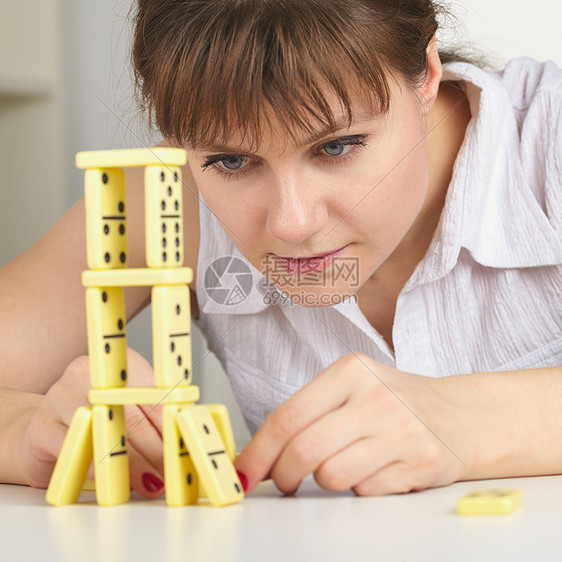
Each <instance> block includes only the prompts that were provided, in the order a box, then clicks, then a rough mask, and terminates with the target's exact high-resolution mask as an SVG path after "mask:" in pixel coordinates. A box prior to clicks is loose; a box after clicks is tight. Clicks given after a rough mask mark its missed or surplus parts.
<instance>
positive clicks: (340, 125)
mask: <svg viewBox="0 0 562 562" xmlns="http://www.w3.org/2000/svg"><path fill="white" fill-rule="evenodd" d="M375 119H377V115H367V114H365V115H363V114H359V115H355V116H354V117H353V119H352V120H351V121H350V120H349V118H348V117H347V116H341V117H338V118H336V119H335V120H334V123H333V125H330V124H326V125H325V126H324V127H321V128H319V129H316V130H313V131H312V133H311V134H310V135H309V136H302V137H298V142H297V143H296V144H298V146H301V147H302V146H308V145H311V144H314V143H316V142H318V141H320V140H322V139H325V138H326V137H329V136H332V135H337V134H338V133H339V132H341V131H347V130H349V129H350V128H352V127H354V126H356V125H362V124H364V123H368V122H371V121H373V120H375ZM358 134H359V133H358ZM197 150H199V151H201V152H213V153H217V154H246V153H251V152H252V150H251V149H249V148H248V147H245V146H243V145H228V144H225V143H220V142H219V143H215V142H213V143H210V144H208V145H204V146H199V147H197Z"/></svg>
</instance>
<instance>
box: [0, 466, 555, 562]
mask: <svg viewBox="0 0 562 562" xmlns="http://www.w3.org/2000/svg"><path fill="white" fill-rule="evenodd" d="M482 488H521V489H522V490H523V494H524V499H523V507H522V508H520V509H519V510H518V511H517V512H514V513H513V514H511V515H501V516H499V515H498V516H478V517H477V516H460V515H457V514H456V513H455V506H456V502H457V500H458V498H459V497H461V496H462V495H464V494H465V493H467V492H469V491H472V490H476V489H482ZM561 502H562V476H548V477H542V478H514V479H504V480H490V481H485V482H461V483H458V484H454V485H452V486H448V487H446V488H439V489H434V490H426V491H424V492H418V493H413V494H406V495H400V496H388V497H381V498H359V497H356V496H354V495H353V494H351V493H345V494H339V493H338V494H335V493H328V492H324V491H323V490H321V489H319V488H318V487H317V486H316V484H315V483H314V482H313V481H312V480H307V481H305V483H304V484H303V486H302V487H301V489H300V491H299V493H298V495H297V496H293V497H283V496H281V494H280V493H279V492H278V491H277V490H276V489H275V487H274V486H273V485H272V484H271V483H262V484H261V485H260V486H258V488H257V489H256V490H255V491H254V492H253V493H252V494H250V495H249V496H248V497H247V498H246V499H244V500H243V501H242V502H241V503H239V504H236V505H233V506H228V507H222V508H216V507H212V506H210V505H208V504H204V503H200V504H199V505H197V506H187V507H179V508H178V507H176V508H171V507H167V506H166V504H165V502H164V500H154V501H146V500H143V499H142V498H140V496H135V495H133V498H132V501H131V502H129V503H128V504H124V505H120V506H114V507H99V506H97V505H96V504H95V501H94V494H93V492H83V493H82V495H81V497H80V500H79V503H78V504H76V505H71V506H66V507H51V506H49V505H48V504H47V503H46V502H45V492H44V490H36V489H31V488H26V487H22V486H11V485H0V561H2V562H4V561H6V562H8V561H9V562H18V561H20V560H21V561H27V560H40V561H51V560H53V561H57V562H64V561H67V560H68V561H89V560H99V561H104V562H113V561H115V562H124V561H128V560H141V561H142V560H150V561H151V562H152V561H154V562H155V561H159V560H164V561H176V560H177V561H181V562H191V561H200V560H204V561H215V560H216V561H221V562H222V561H230V560H237V561H240V560H244V561H246V560H251V561H253V560H257V561H262V560H263V561H270V560H272V561H277V560H279V561H283V562H294V561H297V560H299V561H300V560H353V561H357V560H369V561H377V562H378V561H386V560H393V561H394V560H400V561H401V560H431V561H436V560H455V561H456V560H479V561H480V560H557V561H561V560H562V508H561Z"/></svg>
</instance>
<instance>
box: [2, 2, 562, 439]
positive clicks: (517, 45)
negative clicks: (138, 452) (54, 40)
mask: <svg viewBox="0 0 562 562" xmlns="http://www.w3.org/2000/svg"><path fill="white" fill-rule="evenodd" d="M1 1H3V0H0V2H1ZM38 1H40V0H38ZM129 6H130V0H118V1H115V0H78V1H77V0H60V12H59V16H60V18H61V25H60V29H61V30H62V32H61V37H60V53H61V60H62V67H63V76H64V83H63V84H62V85H61V86H62V88H63V92H64V96H65V105H64V128H63V131H64V138H65V147H66V156H65V162H67V163H68V164H65V166H66V167H67V169H66V170H65V172H66V184H64V182H63V185H61V186H60V189H61V191H60V193H58V194H53V197H55V196H58V197H59V198H60V200H61V201H63V203H61V209H60V214H62V213H63V212H64V210H65V209H66V208H67V207H68V206H70V204H71V203H73V202H74V201H75V200H76V199H78V198H79V197H80V196H81V194H82V190H83V184H82V177H83V175H82V172H79V171H77V170H75V169H74V166H73V158H72V157H68V155H73V154H74V153H75V152H77V151H79V150H91V149H108V148H125V147H135V146H145V145H147V144H149V143H150V142H151V141H153V140H154V138H151V137H150V135H148V134H147V132H146V130H145V128H144V127H143V125H142V122H141V121H139V119H137V118H136V116H135V106H134V102H133V100H132V88H131V76H130V70H129V65H128V48H129V35H130V27H129V25H128V23H127V21H126V18H127V13H128V11H129ZM450 7H451V10H452V12H453V13H454V14H456V16H457V18H458V20H457V21H456V22H455V23H454V26H453V27H450V29H449V30H448V31H447V32H445V33H444V34H443V38H444V40H446V41H447V42H451V41H454V42H455V43H458V44H460V45H465V46H468V47H469V48H470V47H471V46H475V47H477V48H478V49H479V50H480V51H482V52H483V53H484V54H486V55H487V57H488V60H489V61H490V62H492V63H494V64H495V65H496V66H497V67H501V66H502V64H503V63H505V62H506V61H507V60H508V59H510V58H512V57H515V56H521V55H530V56H533V57H535V58H537V59H539V60H546V59H552V60H555V61H556V62H557V63H558V65H560V66H562V41H561V40H560V22H562V3H561V2H555V1H553V0H535V1H534V2H532V3H531V2H527V1H522V0H493V1H490V0H488V1H484V0H463V1H458V2H451V3H450ZM447 25H448V26H451V23H450V22H447ZM4 56H9V55H8V53H0V57H4ZM0 135H1V131H0ZM8 142H9V139H8V138H5V137H2V136H0V149H3V150H6V149H7V146H6V143H8ZM15 187H16V188H17V187H18V186H15ZM4 189H5V188H4ZM14 212H16V213H17V212H21V213H22V217H21V221H22V222H24V223H27V224H28V225H29V228H33V227H34V225H41V226H40V227H39V228H43V229H44V228H46V227H47V226H48V225H46V226H45V225H44V221H43V222H41V220H40V218H41V208H33V207H32V206H31V207H30V208H27V209H26V210H25V213H24V212H22V211H21V210H18V209H6V208H2V206H1V205H0V219H1V218H2V215H4V216H6V213H10V214H13V213H14ZM41 234H42V231H39V232H37V233H36V237H37V238H38V237H39V236H40V235H41ZM0 248H1V246H0ZM0 258H1V255H0ZM0 263H2V260H1V259H0ZM148 314H149V312H145V313H143V314H141V316H140V317H139V319H138V320H136V321H135V322H133V324H132V325H131V326H130V328H129V335H130V342H131V345H132V346H133V347H135V348H137V349H139V350H140V351H141V352H143V354H145V355H146V356H148V357H150V347H151V343H150V331H149V326H150V319H149V316H148ZM204 353H205V346H204V342H203V340H202V338H201V336H200V334H198V333H197V331H196V330H195V341H194V364H196V363H197V362H198V358H199V357H202V355H203V354H204ZM197 373H198V375H197ZM197 373H196V380H195V382H196V383H197V384H200V385H201V386H202V391H203V399H204V401H220V402H223V403H227V405H228V406H229V409H230V411H231V416H232V417H233V420H234V425H235V429H236V434H237V439H238V442H239V443H243V442H244V441H245V440H246V439H247V434H246V432H245V429H244V428H243V423H242V422H241V418H240V416H239V413H238V412H237V408H236V407H235V405H234V404H233V402H232V397H231V396H230V395H229V393H228V389H227V383H226V379H224V375H223V374H222V373H221V369H220V366H219V365H218V362H217V361H216V360H215V359H214V358H206V359H205V361H204V362H203V363H202V365H201V367H200V368H199V369H198V371H197Z"/></svg>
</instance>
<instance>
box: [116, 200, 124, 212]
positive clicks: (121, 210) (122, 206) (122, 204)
mask: <svg viewBox="0 0 562 562" xmlns="http://www.w3.org/2000/svg"><path fill="white" fill-rule="evenodd" d="M118 209H119V212H120V213H122V212H123V211H124V210H125V203H123V201H119V205H118Z"/></svg>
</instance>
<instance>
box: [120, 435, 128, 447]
mask: <svg viewBox="0 0 562 562" xmlns="http://www.w3.org/2000/svg"><path fill="white" fill-rule="evenodd" d="M126 442H127V441H126V439H125V436H124V435H121V446H122V447H124V446H125V443H126Z"/></svg>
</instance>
